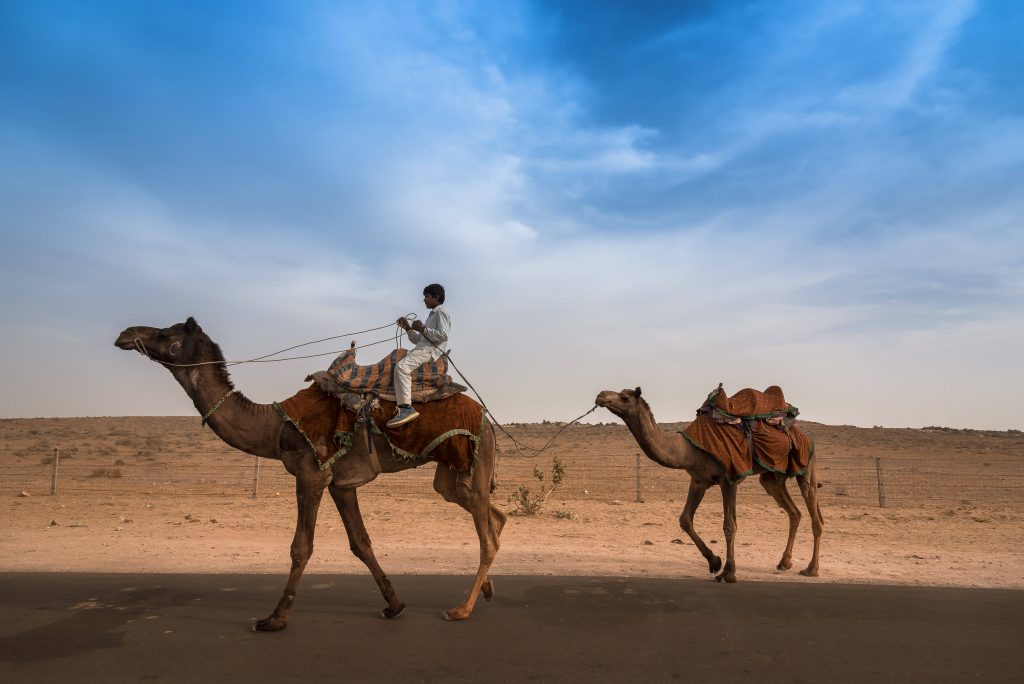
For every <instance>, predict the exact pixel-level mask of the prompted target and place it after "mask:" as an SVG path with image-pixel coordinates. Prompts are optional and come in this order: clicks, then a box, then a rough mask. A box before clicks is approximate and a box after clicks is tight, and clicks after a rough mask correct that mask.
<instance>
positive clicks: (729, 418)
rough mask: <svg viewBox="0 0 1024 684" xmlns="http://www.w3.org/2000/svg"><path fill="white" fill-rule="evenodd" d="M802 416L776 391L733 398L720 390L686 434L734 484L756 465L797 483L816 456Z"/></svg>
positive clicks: (750, 391) (744, 392) (744, 393)
mask: <svg viewBox="0 0 1024 684" xmlns="http://www.w3.org/2000/svg"><path fill="white" fill-rule="evenodd" d="M799 413H800V411H799V410H798V409H797V408H796V407H795V406H793V405H791V404H789V403H787V402H786V399H785V396H784V395H783V393H782V388H780V387H777V386H775V385H772V386H771V387H769V388H767V389H766V390H764V391H763V392H760V391H758V390H755V389H749V388H748V389H743V390H740V391H739V392H737V393H736V394H734V395H733V396H731V397H730V396H727V395H726V393H725V390H723V389H722V385H721V384H720V385H718V388H717V389H715V390H713V391H712V392H711V393H710V394H709V395H708V397H707V399H706V400H705V401H704V403H703V404H702V405H701V407H700V408H699V409H697V417H696V418H695V419H694V421H693V422H692V423H690V425H689V426H688V427H687V428H686V429H685V430H682V431H681V433H682V435H683V436H684V437H685V438H686V439H688V440H689V441H690V442H691V443H692V444H693V445H694V446H696V447H697V448H699V449H703V450H704V451H706V452H707V453H709V454H711V456H713V457H714V458H715V460H717V461H718V462H719V463H720V464H722V467H723V468H725V474H726V477H727V478H728V480H729V482H730V483H732V482H737V481H739V480H741V479H743V478H744V477H746V476H747V475H750V474H752V473H753V472H754V464H755V462H756V463H757V464H758V465H760V466H761V467H762V468H764V469H765V470H767V471H770V472H774V473H781V474H784V475H785V476H786V477H794V476H796V475H802V474H803V473H804V471H805V470H806V469H807V463H808V462H809V461H810V459H811V457H812V456H813V455H814V440H813V438H811V437H809V436H808V435H806V434H805V433H804V432H803V431H802V430H800V428H798V427H796V425H795V423H796V417H797V415H798V414H799Z"/></svg>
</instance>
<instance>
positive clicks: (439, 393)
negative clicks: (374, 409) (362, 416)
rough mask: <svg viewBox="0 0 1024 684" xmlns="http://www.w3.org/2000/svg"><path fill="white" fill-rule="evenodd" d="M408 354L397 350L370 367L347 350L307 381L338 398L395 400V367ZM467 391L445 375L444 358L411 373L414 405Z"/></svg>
mask: <svg viewBox="0 0 1024 684" xmlns="http://www.w3.org/2000/svg"><path fill="white" fill-rule="evenodd" d="M408 353H409V352H408V351H407V350H405V349H396V350H395V351H393V352H391V353H390V354H388V355H387V356H385V357H384V358H383V359H381V360H380V361H378V362H377V363H375V364H373V365H370V366H360V365H359V364H357V363H356V350H355V349H348V350H346V351H345V352H343V353H342V354H341V355H340V356H338V358H336V359H335V360H334V362H333V363H331V365H330V367H329V368H328V369H327V370H326V371H317V372H316V373H313V374H311V375H308V376H306V381H307V382H309V381H313V382H315V383H316V384H317V385H318V386H319V387H320V389H322V390H323V391H324V392H327V393H328V394H333V395H335V396H338V397H342V396H344V395H345V394H349V393H354V394H364V393H369V394H374V395H376V396H378V397H380V398H381V399H385V400H387V401H394V400H395V388H394V385H393V379H394V372H395V365H396V364H397V363H398V362H399V361H401V360H402V359H403V358H405V355H406V354H408ZM466 389H467V388H466V387H464V386H463V385H460V384H458V383H457V382H453V381H452V378H451V376H450V375H448V359H446V358H445V357H443V356H442V357H441V358H439V359H437V360H436V361H433V362H429V363H425V364H423V365H422V366H420V367H419V368H418V369H416V371H415V372H414V373H413V374H412V400H413V402H424V401H436V400H438V399H444V398H445V397H449V396H451V395H453V394H458V393H459V392H465V391H466Z"/></svg>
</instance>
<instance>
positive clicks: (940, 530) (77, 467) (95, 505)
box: [0, 417, 1024, 588]
mask: <svg viewBox="0 0 1024 684" xmlns="http://www.w3.org/2000/svg"><path fill="white" fill-rule="evenodd" d="M198 422H199V420H198V418H191V417H188V418H181V417H170V418H79V419H12V420H2V421H0V493H2V495H3V522H2V523H0V571H43V572H124V573H132V572H210V573H232V572H234V573H275V574H281V575H283V574H285V573H286V572H287V570H288V566H289V548H288V547H289V544H290V543H291V536H292V532H293V529H294V495H293V491H292V490H291V489H289V486H290V482H291V480H290V478H289V477H288V476H287V475H286V474H284V473H283V469H282V468H281V465H280V464H279V463H276V462H273V461H262V462H261V464H260V481H259V487H258V492H257V496H256V497H255V498H253V496H252V490H251V484H252V483H251V480H252V479H253V475H254V460H253V458H252V457H250V456H247V455H245V454H240V453H239V452H234V451H231V450H229V449H227V448H226V447H224V446H223V445H221V444H220V443H219V441H218V440H217V439H216V437H215V436H213V435H212V434H211V433H210V432H209V431H208V430H201V429H200V428H199V425H198ZM506 427H507V429H508V430H509V432H511V433H512V434H513V435H515V436H516V438H517V439H518V440H520V441H522V442H523V443H525V444H532V445H535V446H540V445H542V444H544V443H545V442H546V441H547V439H548V438H549V437H550V436H552V435H553V434H555V433H556V432H557V431H558V430H559V429H560V427H561V426H560V425H559V424H555V423H546V424H531V425H511V426H506ZM681 427H682V425H681V424H673V425H664V426H663V429H665V430H668V431H675V430H678V429H680V428H681ZM808 429H809V430H811V431H812V432H814V434H815V440H816V449H817V455H816V458H819V459H821V460H820V466H821V468H822V473H823V477H822V480H823V486H822V489H821V490H820V496H821V506H822V512H823V514H824V517H825V532H824V538H823V544H822V555H821V575H820V577H817V578H803V577H800V576H799V575H797V572H796V571H797V570H798V569H800V568H801V567H803V564H806V562H807V560H808V559H809V557H810V545H811V533H810V525H809V522H808V518H807V516H805V517H804V520H803V523H802V525H801V528H800V531H799V534H798V537H797V543H796V549H795V554H794V567H793V569H791V570H789V571H785V572H783V571H779V570H776V569H775V565H776V563H777V562H778V560H779V557H780V556H781V553H782V549H783V547H784V544H785V535H786V528H787V518H786V516H785V515H784V514H783V512H782V511H781V510H780V509H778V508H777V507H776V506H775V504H774V503H773V502H772V501H771V500H770V499H769V498H768V497H767V496H766V495H765V494H764V492H763V491H762V490H761V487H760V485H759V484H758V483H757V481H756V480H755V479H750V481H748V482H745V483H744V484H743V485H742V486H741V488H740V498H739V519H738V523H739V530H738V533H737V574H738V578H739V580H740V581H800V582H843V583H887V584H911V585H943V586H961V587H1013V588H1020V587H1024V525H1022V522H1024V521H1022V518H1024V516H1022V513H1024V495H1021V494H1020V491H1021V490H1020V486H1022V484H1024V483H1022V481H1024V436H1022V435H1021V433H1020V432H1018V431H1012V430H1011V431H1007V432H991V431H990V432H982V431H962V430H959V431H958V430H949V429H945V428H938V427H935V428H929V429H923V430H911V429H905V428H881V427H876V428H855V427H850V426H826V425H818V424H814V423H811V424H808ZM499 446H500V448H501V455H502V459H501V463H500V469H499V478H500V479H499V485H500V486H499V489H498V491H497V493H496V494H495V500H496V501H497V502H498V503H500V504H501V505H502V506H503V507H504V508H505V509H506V510H510V511H512V510H514V506H513V505H511V504H510V503H509V502H508V497H509V496H510V495H511V494H512V493H513V492H514V491H515V489H516V488H517V487H518V486H519V485H520V484H525V485H526V486H529V487H531V489H532V491H533V492H534V495H536V492H537V491H538V490H539V489H541V488H543V487H544V486H545V484H546V483H548V482H550V477H549V476H548V477H546V479H545V482H544V483H541V482H539V481H538V480H537V479H535V478H534V477H533V476H532V474H531V472H532V470H533V468H534V466H537V467H540V469H541V471H548V470H549V469H550V465H551V462H552V461H551V459H552V458H554V457H558V458H559V459H560V460H562V462H563V463H564V464H565V466H566V477H565V480H564V482H563V484H562V486H561V487H559V488H558V489H556V490H555V491H554V492H553V493H552V494H551V496H550V497H549V498H548V499H547V501H546V502H545V503H544V505H543V506H542V507H541V509H540V512H539V513H538V514H537V515H533V516H526V515H512V516H511V517H510V519H509V522H508V525H507V526H506V528H505V531H504V533H503V535H502V548H501V551H500V552H499V554H498V557H497V560H496V562H495V564H494V567H493V574H495V575H499V576H500V575H531V574H534V575H607V576H641V577H688V578H710V575H709V574H708V570H707V565H706V563H705V562H704V560H703V559H702V558H701V556H700V554H699V553H698V552H697V550H696V549H695V548H694V546H693V544H692V543H691V542H690V540H689V539H688V538H687V537H686V536H685V535H684V534H683V533H682V531H681V530H680V528H679V525H678V522H677V519H678V516H679V512H680V510H681V508H682V505H683V501H684V498H685V487H686V482H687V480H686V475H685V473H680V472H676V471H668V470H665V469H662V468H659V467H658V466H656V465H654V464H651V463H650V462H648V461H646V459H643V458H642V457H641V458H639V459H638V458H637V452H638V451H639V450H638V448H637V447H636V444H635V442H634V441H633V440H632V437H631V436H630V435H629V433H628V432H627V431H626V429H625V427H624V426H622V425H621V424H612V423H607V424H603V425H581V426H572V427H570V428H568V429H566V430H565V431H564V432H562V433H561V434H560V435H559V436H558V438H557V440H556V442H555V444H554V445H553V446H552V448H551V449H549V450H548V451H547V452H545V453H544V454H542V455H541V456H540V457H537V458H533V459H524V458H521V457H520V456H519V455H518V454H516V452H515V449H514V448H513V446H512V444H511V441H510V440H509V439H508V438H507V437H505V436H504V435H502V436H501V438H500V439H499ZM54 449H59V450H60V453H59V464H60V469H59V480H58V486H57V489H58V491H57V494H56V495H53V496H51V495H50V486H51V475H52V461H53V452H54ZM876 458H881V459H882V461H881V463H882V464H883V465H882V467H883V470H884V475H883V476H884V478H886V481H885V483H884V486H885V496H886V506H885V507H884V508H883V507H880V506H879V500H878V494H879V493H878V491H877V482H876V475H877V473H876V465H875V464H876V460H875V459H876ZM638 464H639V467H638ZM433 467H434V466H433V465H429V466H425V467H423V468H420V469H419V470H416V471H412V472H409V473H403V474H400V475H396V476H382V477H381V478H378V480H377V481H376V482H374V483H373V484H371V485H368V486H367V487H365V488H363V490H362V492H361V495H362V509H363V514H364V518H365V519H366V523H367V527H368V530H369V532H370V535H371V538H372V540H373V544H374V549H375V552H376V554H377V557H378V559H379V560H380V562H381V564H382V566H383V567H384V569H385V570H386V571H387V572H388V573H389V574H392V575H397V574H409V573H413V574H415V573H428V574H435V573H437V574H466V575H468V574H470V573H472V572H474V571H475V568H476V561H477V543H476V536H475V534H474V532H473V526H472V522H471V520H470V518H469V516H468V514H466V513H465V512H464V511H462V510H461V509H459V508H458V507H456V506H454V505H452V504H447V503H445V502H444V501H443V500H441V499H440V497H438V496H437V495H436V494H434V493H433V491H432V489H431V486H430V477H431V472H427V471H428V470H432V468H433ZM790 488H791V491H793V492H794V497H795V498H796V499H797V503H798V505H801V506H802V501H801V500H800V499H799V495H798V493H797V490H796V487H795V486H794V485H792V484H791V485H790ZM696 525H697V529H698V532H699V534H700V535H701V536H702V537H703V538H704V539H705V541H707V542H708V543H709V545H710V546H711V547H712V549H713V550H714V551H715V553H717V554H719V555H723V556H724V546H725V545H724V538H723V535H722V531H721V499H720V497H719V496H718V494H717V492H716V491H715V490H712V491H711V492H709V494H708V496H707V497H706V499H705V501H704V503H703V505H702V507H701V509H700V511H699V512H698V514H697V519H696ZM307 572H309V573H364V572H366V571H365V568H364V567H363V566H362V564H361V563H360V562H359V561H358V560H356V559H355V558H354V557H353V556H352V554H351V553H350V552H349V549H348V543H347V541H346V539H345V533H344V528H343V526H342V525H341V522H340V520H339V518H338V515H337V512H336V511H335V509H334V507H333V504H332V503H331V501H330V498H329V497H325V501H324V503H323V506H322V507H321V510H320V522H319V526H318V529H317V540H316V548H315V551H314V554H313V558H312V560H311V561H310V564H309V566H308V568H307ZM368 581H369V579H368Z"/></svg>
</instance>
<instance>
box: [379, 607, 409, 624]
mask: <svg viewBox="0 0 1024 684" xmlns="http://www.w3.org/2000/svg"><path fill="white" fill-rule="evenodd" d="M403 610H405V604H404V603H399V604H398V607H397V608H392V607H391V606H388V607H387V608H385V609H384V610H382V611H380V616H381V617H382V618H384V619H385V620H394V619H395V618H397V617H398V616H400V615H401V614H402V611H403Z"/></svg>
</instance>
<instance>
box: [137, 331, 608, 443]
mask: <svg viewBox="0 0 1024 684" xmlns="http://www.w3.org/2000/svg"><path fill="white" fill-rule="evenodd" d="M403 318H405V319H406V320H416V314H414V313H410V314H406V315H405V316H403ZM392 325H394V326H395V334H394V335H393V336H391V337H388V338H386V339H383V340H377V341H376V342H369V343H367V344H361V345H359V346H351V347H349V348H348V349H339V350H335V351H329V352H323V353H321V354H307V355H304V356H289V357H285V358H281V359H272V358H270V357H271V356H277V355H278V354H283V353H285V352H289V351H292V350H293V349H298V348H300V347H308V346H309V345H311V344H318V343H320V342H327V341H328V340H336V339H340V338H342V337H354V336H355V335H360V334H363V333H368V332H375V331H377V330H383V329H384V328H389V327H391V326H392ZM404 332H405V331H404V330H403V329H402V327H401V326H399V325H396V324H394V323H389V324H387V325H381V326H378V327H376V328H367V329H366V330H359V331H357V332H352V333H344V334H341V335H333V336H331V337H324V338H322V339H319V340H313V341H312V342H303V343H302V344H296V345H294V346H291V347H287V348H285V349H281V350H278V351H276V352H273V353H271V354H264V355H263V356H257V357H255V358H252V359H244V360H241V361H201V362H199V363H170V362H169V361H160V360H159V359H154V358H153V357H152V356H150V354H149V350H148V349H146V345H145V343H143V341H142V340H141V339H140V338H138V337H136V338H135V348H136V350H138V352H139V353H140V354H142V355H143V356H145V357H146V358H147V359H149V360H150V361H154V362H156V363H160V364H163V365H164V366H174V367H176V368H193V367H196V366H212V365H216V364H220V363H223V364H224V365H225V366H237V365H240V364H243V363H276V362H278V361H296V360H299V359H313V358H317V357H320V356H331V355H336V354H341V353H343V352H345V351H348V350H356V349H366V348H367V347H373V346H376V345H378V344H384V343H385V342H391V341H394V343H395V346H396V347H401V345H402V334H403V333H404ZM420 336H421V337H422V338H423V339H425V340H426V341H427V342H430V344H431V345H432V346H433V347H434V349H437V350H438V351H439V352H441V356H442V357H444V358H445V359H447V361H448V363H450V364H451V366H452V368H454V369H455V372H456V373H458V374H459V377H460V378H462V381H463V382H465V383H466V385H468V386H469V388H470V389H471V390H473V394H474V395H476V398H477V400H479V401H480V405H481V406H483V407H484V411H486V412H487V419H488V421H490V423H491V424H492V426H497V428H498V429H499V430H501V431H502V432H503V433H505V436H506V437H508V438H509V439H510V440H512V446H514V447H515V449H516V453H518V454H519V456H520V457H521V458H536V457H537V456H539V455H540V454H541V453H542V452H543V451H544V450H546V449H547V448H548V447H549V446H551V444H552V443H553V442H554V441H555V439H556V438H557V437H558V436H559V435H560V434H562V433H563V432H565V430H566V429H568V428H569V427H570V426H571V425H575V424H576V423H578V422H579V421H581V420H583V419H584V418H586V417H587V416H589V415H590V414H591V413H593V412H594V411H596V410H597V408H598V407H597V406H596V405H595V406H593V407H592V408H591V409H590V410H589V411H587V412H586V413H584V414H582V415H580V416H579V417H577V418H574V419H573V420H571V421H569V422H568V423H566V424H565V425H563V426H562V428H561V429H560V430H559V431H558V432H556V433H555V434H554V435H553V436H552V437H551V439H549V440H548V441H547V443H546V444H545V445H544V446H542V447H541V448H540V449H537V448H536V447H531V446H528V445H526V444H523V443H522V442H520V441H519V440H517V439H516V438H515V437H513V436H512V434H511V433H510V432H509V431H508V430H506V429H505V427H504V426H503V425H502V424H501V423H500V422H498V420H497V418H495V417H494V413H493V412H492V411H491V409H490V408H488V407H487V403H486V402H485V401H484V398H483V397H481V396H480V393H479V392H477V390H476V387H473V383H471V382H470V381H469V379H468V378H467V377H466V376H465V375H464V374H463V373H462V371H461V370H459V367H458V366H456V365H455V362H454V361H452V358H451V350H448V351H441V348H440V347H438V346H437V345H436V344H434V341H433V340H432V339H430V338H429V337H427V336H426V335H425V334H423V333H420ZM176 344H178V345H179V346H180V343H176ZM172 346H173V345H172ZM237 391H238V390H231V391H230V392H228V393H227V394H225V395H224V396H223V397H222V398H221V400H220V401H218V402H217V403H216V404H215V405H214V406H213V408H211V409H210V410H209V411H208V412H207V413H206V414H205V415H204V416H203V417H202V422H201V425H203V426H205V425H206V423H207V422H208V421H209V419H210V416H212V415H213V414H214V412H215V411H216V410H217V409H219V408H220V407H221V405H222V404H223V403H224V402H225V401H227V400H228V397H230V396H231V395H232V394H234V393H236V392H237ZM523 449H526V450H528V451H532V452H534V453H533V454H532V455H530V456H526V455H524V454H523V452H522V450H523Z"/></svg>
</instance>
